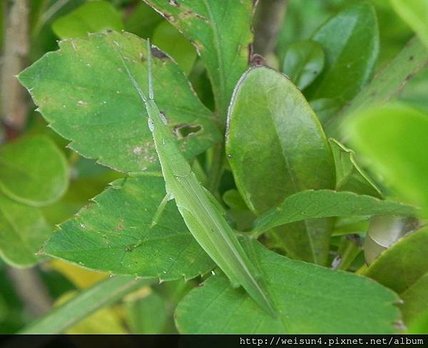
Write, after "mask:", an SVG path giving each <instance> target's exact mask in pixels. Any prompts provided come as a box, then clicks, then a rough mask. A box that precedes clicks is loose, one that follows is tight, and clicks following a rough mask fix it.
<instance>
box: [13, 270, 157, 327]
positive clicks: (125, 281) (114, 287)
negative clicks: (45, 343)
mask: <svg viewBox="0 0 428 348" xmlns="http://www.w3.org/2000/svg"><path fill="white" fill-rule="evenodd" d="M152 283H153V280H147V279H134V278H132V277H113V278H109V279H106V280H105V281H103V282H100V283H98V284H96V285H94V286H93V287H91V288H89V289H85V290H83V291H82V292H81V293H79V294H78V295H77V296H75V297H73V298H72V299H71V300H70V301H68V302H66V303H65V304H63V305H62V306H60V307H58V308H56V309H54V310H52V311H50V312H49V313H48V314H46V316H44V317H42V318H40V319H38V320H37V321H35V322H33V323H31V324H29V325H28V326H26V327H24V328H23V329H21V331H20V333H22V334H43V333H44V334H54V333H63V332H64V331H65V330H66V329H68V328H69V327H71V326H73V325H74V324H76V323H78V322H80V321H81V320H82V319H84V318H86V317H87V316H88V315H90V314H92V313H94V312H95V311H96V310H98V309H99V308H102V307H104V306H107V305H110V304H112V303H114V302H116V301H118V300H120V299H121V298H122V297H123V296H125V295H126V294H128V293H130V292H132V291H135V290H137V289H139V288H141V287H143V286H147V285H150V284H152Z"/></svg>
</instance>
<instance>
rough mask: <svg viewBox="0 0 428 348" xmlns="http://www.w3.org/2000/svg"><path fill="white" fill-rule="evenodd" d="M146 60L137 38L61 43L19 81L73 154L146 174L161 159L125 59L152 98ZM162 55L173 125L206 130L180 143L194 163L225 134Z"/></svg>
mask: <svg viewBox="0 0 428 348" xmlns="http://www.w3.org/2000/svg"><path fill="white" fill-rule="evenodd" d="M146 54H147V52H146V45H145V42H144V40H142V39H140V38H138V37H136V36H135V35H133V34H129V33H122V34H120V33H116V32H110V33H103V34H92V35H90V36H89V37H88V38H86V39H75V40H65V41H62V42H60V50H59V51H56V52H49V53H48V54H46V55H45V56H44V57H43V58H42V59H40V60H39V61H38V62H36V63H34V64H33V65H32V66H31V67H30V68H28V69H26V70H25V71H24V72H22V73H21V74H20V76H19V78H20V80H21V82H22V83H23V85H24V86H25V87H27V89H29V90H30V91H31V94H32V97H33V100H34V101H35V103H36V104H37V105H38V106H39V109H40V112H41V113H42V115H43V116H44V117H45V119H46V120H47V121H48V122H49V123H50V125H51V127H52V128H53V129H54V130H55V131H56V132H58V133H59V134H60V135H62V136H63V137H64V138H66V139H69V140H71V141H72V142H71V144H70V145H69V146H70V147H71V148H72V149H73V150H75V151H76V152H78V153H80V154H82V155H83V156H85V157H89V158H94V159H98V161H99V163H101V164H104V165H106V166H109V167H112V168H114V169H116V170H119V171H122V172H139V171H143V170H146V169H149V168H153V167H154V166H157V165H158V163H157V155H156V151H155V149H154V144H153V140H152V138H151V133H150V131H149V129H148V127H147V114H146V111H145V109H144V108H143V107H142V106H141V101H140V97H139V96H138V94H137V92H136V89H135V87H134V86H133V85H132V83H131V80H130V79H129V76H128V74H127V72H126V71H125V70H124V68H123V63H122V59H124V60H126V61H127V65H128V66H129V67H130V70H131V71H130V73H131V74H132V75H134V77H135V79H136V81H137V82H138V83H139V84H140V85H141V86H142V87H141V88H142V89H143V90H146V85H147V62H146V61H142V60H141V59H142V58H143V60H144V59H145V58H144V57H146ZM156 55H157V57H156V58H155V59H154V62H153V63H154V66H153V75H154V88H155V93H156V97H157V102H158V104H159V106H160V108H161V110H162V111H163V112H165V114H166V117H167V118H168V120H169V122H168V124H169V125H170V126H171V127H173V128H174V127H180V126H183V125H189V126H193V127H196V128H199V127H200V130H199V131H198V132H197V134H195V133H193V134H192V135H190V136H186V137H182V139H181V141H180V144H181V146H182V147H183V150H184V151H185V152H186V155H187V156H188V157H191V156H192V155H195V154H198V153H201V152H203V151H204V150H206V149H207V148H208V147H210V146H211V145H212V144H213V143H214V142H215V141H217V139H219V134H218V130H217V127H216V125H215V124H214V122H213V121H212V115H211V112H210V111H209V110H208V109H207V108H205V107H204V106H203V104H202V103H201V102H200V101H199V99H198V98H197V97H196V95H195V94H194V92H193V91H192V89H191V87H190V85H189V83H188V81H187V79H186V77H185V75H184V74H183V73H182V72H181V71H180V69H179V68H178V67H177V65H176V64H175V63H174V62H172V61H171V59H169V58H168V57H165V56H164V55H163V54H162V53H161V52H158V51H156ZM41 77H43V78H41ZM171 91H172V92H171ZM171 93H172V94H171Z"/></svg>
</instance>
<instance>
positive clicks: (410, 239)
mask: <svg viewBox="0 0 428 348" xmlns="http://www.w3.org/2000/svg"><path fill="white" fill-rule="evenodd" d="M427 252H428V228H423V229H421V230H419V231H416V232H413V233H411V234H409V235H407V236H405V237H403V238H402V239H400V240H399V241H398V242H397V243H396V244H394V245H393V246H392V247H391V248H389V249H387V250H385V251H384V252H383V253H382V254H381V255H380V256H379V257H378V258H377V259H376V260H375V261H374V262H373V263H372V264H371V265H370V266H369V267H368V268H367V269H366V270H365V271H364V275H366V276H367V277H370V278H373V279H375V280H376V281H378V282H379V283H381V284H383V285H385V286H387V287H389V288H391V289H393V290H394V291H396V292H397V293H402V292H404V291H406V290H407V289H409V288H410V287H411V286H412V285H413V284H415V282H417V281H418V279H419V278H421V277H422V276H423V275H424V274H425V273H427V272H428V260H427V257H426V255H427ZM397 275H403V276H400V277H399V276H397Z"/></svg>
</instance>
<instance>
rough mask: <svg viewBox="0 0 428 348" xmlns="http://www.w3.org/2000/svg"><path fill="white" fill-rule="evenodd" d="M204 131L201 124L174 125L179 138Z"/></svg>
mask: <svg viewBox="0 0 428 348" xmlns="http://www.w3.org/2000/svg"><path fill="white" fill-rule="evenodd" d="M200 131H202V126H201V125H199V124H196V125H192V124H179V125H176V126H175V127H174V133H175V135H176V136H177V138H178V139H183V138H187V137H188V136H190V135H194V134H196V133H199V132H200Z"/></svg>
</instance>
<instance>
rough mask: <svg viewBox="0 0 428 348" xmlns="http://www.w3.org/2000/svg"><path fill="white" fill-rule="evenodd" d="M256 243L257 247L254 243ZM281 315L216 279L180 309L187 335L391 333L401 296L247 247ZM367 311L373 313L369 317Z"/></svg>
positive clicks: (349, 276) (351, 277)
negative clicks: (267, 311) (262, 307)
mask: <svg viewBox="0 0 428 348" xmlns="http://www.w3.org/2000/svg"><path fill="white" fill-rule="evenodd" d="M253 243H254V244H253ZM245 245H246V247H247V249H248V250H250V251H251V252H252V255H253V257H254V258H255V259H257V260H258V264H259V266H260V268H261V275H262V277H263V279H266V284H267V289H268V291H269V292H270V294H271V297H272V298H273V300H274V303H275V306H276V308H277V310H278V313H279V314H278V317H276V318H274V317H271V316H269V315H268V314H266V313H265V312H264V311H263V310H261V309H260V308H259V307H258V306H257V305H256V304H255V302H254V301H253V300H252V299H251V298H250V297H248V296H247V295H246V294H245V293H244V292H243V291H241V290H240V289H233V288H232V287H231V286H230V284H229V282H228V281H227V279H226V278H225V277H224V276H223V275H221V274H216V275H214V276H212V277H210V278H209V279H208V280H207V281H205V283H204V284H203V286H202V287H198V288H195V289H194V290H192V291H191V292H190V293H189V294H188V295H187V296H185V297H184V299H183V300H182V301H181V302H180V304H179V305H178V307H177V310H176V315H175V316H176V323H177V326H178V329H179V331H180V332H182V333H218V332H222V333H257V334H261V333H278V334H284V333H295V332H299V333H331V332H334V333H366V332H371V333H375V332H378V333H387V332H393V331H394V327H393V322H394V321H396V320H398V319H399V311H398V308H396V306H395V305H394V303H395V302H396V301H398V297H397V296H396V295H395V294H394V293H393V292H392V291H390V290H388V289H386V288H384V287H382V286H380V285H379V284H377V283H375V282H373V281H370V280H369V279H367V278H363V277H360V276H356V275H353V274H350V273H345V272H341V271H340V272H338V271H332V270H331V269H327V268H323V267H320V266H316V265H313V264H309V263H304V262H300V261H293V260H290V259H288V258H285V257H283V256H280V255H278V254H276V253H274V252H272V251H269V250H267V249H265V248H264V247H262V246H261V245H260V244H258V243H257V242H254V241H253V242H247V243H245ZM362 308H370V312H369V313H370V314H369V315H368V312H367V311H365V310H361V309H362Z"/></svg>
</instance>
